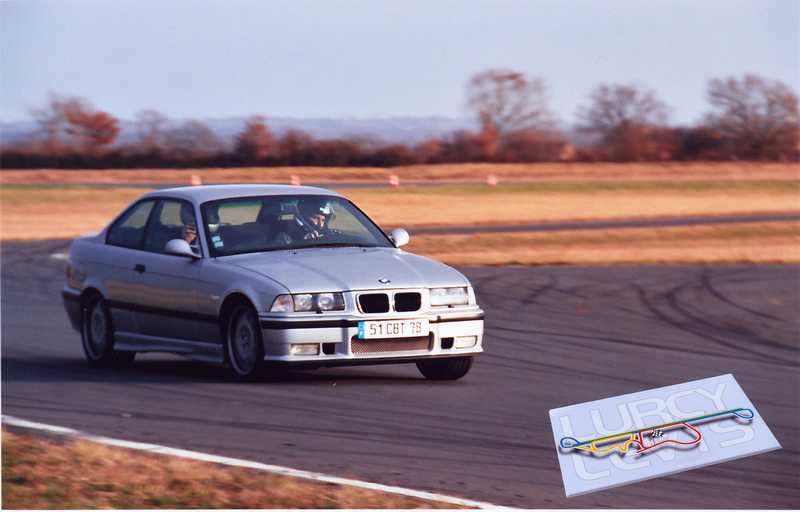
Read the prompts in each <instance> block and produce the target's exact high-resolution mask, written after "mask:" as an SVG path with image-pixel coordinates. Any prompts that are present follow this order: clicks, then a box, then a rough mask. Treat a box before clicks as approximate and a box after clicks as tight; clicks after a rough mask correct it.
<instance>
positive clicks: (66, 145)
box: [33, 95, 120, 155]
mask: <svg viewBox="0 0 800 512" xmlns="http://www.w3.org/2000/svg"><path fill="white" fill-rule="evenodd" d="M33 115H34V118H35V119H36V121H37V123H38V124H39V134H40V137H41V140H42V143H43V146H44V148H45V150H46V152H47V153H48V154H50V155H55V154H59V153H63V152H64V151H65V150H71V151H75V152H81V153H86V154H92V155H95V154H97V153H98V152H99V151H100V149H101V148H102V147H103V146H107V145H109V144H112V143H113V142H114V141H115V140H116V139H117V135H119V131H120V128H119V121H118V120H117V118H116V117H114V116H112V115H111V114H109V113H107V112H102V111H99V110H96V109H95V108H94V107H93V106H92V105H91V103H89V102H88V101H86V100H84V99H82V98H78V97H63V96H58V95H51V96H50V98H49V99H48V102H47V105H46V106H45V107H44V108H42V109H40V110H36V111H34V112H33Z"/></svg>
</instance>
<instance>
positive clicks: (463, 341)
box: [455, 336, 478, 348]
mask: <svg viewBox="0 0 800 512" xmlns="http://www.w3.org/2000/svg"><path fill="white" fill-rule="evenodd" d="M477 343H478V337H477V336H457V337H456V343H455V345H456V348H471V347H474V346H475V345H476V344H477Z"/></svg>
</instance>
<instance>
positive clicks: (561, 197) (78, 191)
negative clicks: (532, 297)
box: [0, 180, 800, 240]
mask: <svg viewBox="0 0 800 512" xmlns="http://www.w3.org/2000/svg"><path fill="white" fill-rule="evenodd" d="M146 191H147V190H146V189H141V188H130V187H128V188H98V187H79V186H58V187H56V186H53V185H44V186H38V185H4V186H3V187H0V239H4V240H41V239H49V238H74V237H76V236H79V235H81V234H84V233H88V232H93V231H98V230H100V229H102V228H103V227H104V226H105V225H106V224H108V222H109V221H110V220H111V219H112V218H113V217H114V216H116V215H117V214H118V213H119V212H120V211H121V210H122V209H123V208H124V207H125V206H126V205H128V204H129V203H130V202H131V201H133V200H134V199H135V198H137V197H139V196H140V195H141V194H143V193H145V192H146ZM343 193H344V194H345V195H346V196H348V197H349V198H351V199H352V200H353V201H354V202H355V203H356V204H358V205H359V206H360V207H361V208H362V209H363V210H364V211H366V212H367V213H368V214H369V215H370V216H371V217H372V218H373V219H374V220H375V221H376V222H378V223H379V224H380V225H384V226H403V227H415V226H430V225H447V224H492V223H525V222H540V221H561V220H578V219H582V220H588V219H614V218H641V217H652V216H675V215H719V214H734V213H759V212H760V213H767V212H786V211H800V186H799V185H798V183H797V182H796V181H775V180H755V181H746V182H738V181H708V180H705V181H700V182H677V183H672V184H668V183H662V182H655V181H649V182H646V181H639V182H630V181H620V182H614V183H601V182H597V183H595V182H552V183H547V184H522V185H518V186H510V185H509V186H500V187H496V188H490V187H485V186H475V185H469V186H467V185H462V186H442V187H428V188H426V187H401V188H399V189H349V190H343Z"/></svg>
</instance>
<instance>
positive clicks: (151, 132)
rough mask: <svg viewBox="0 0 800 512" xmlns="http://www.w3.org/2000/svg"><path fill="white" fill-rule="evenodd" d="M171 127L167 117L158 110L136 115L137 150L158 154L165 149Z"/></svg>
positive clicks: (145, 111)
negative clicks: (169, 127)
mask: <svg viewBox="0 0 800 512" xmlns="http://www.w3.org/2000/svg"><path fill="white" fill-rule="evenodd" d="M168 126H169V119H167V116H165V115H164V114H162V113H161V112H159V111H157V110H152V109H148V110H142V111H141V112H139V113H138V114H137V115H136V137H137V144H136V146H137V150H138V151H140V152H142V153H150V154H153V153H158V152H160V151H161V150H162V149H163V146H164V144H165V139H166V135H167V129H168Z"/></svg>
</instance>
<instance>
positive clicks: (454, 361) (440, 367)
mask: <svg viewBox="0 0 800 512" xmlns="http://www.w3.org/2000/svg"><path fill="white" fill-rule="evenodd" d="M417 368H418V369H419V371H420V373H421V374H422V375H424V376H425V378H426V379H430V380H458V379H460V378H461V377H463V376H464V375H466V374H467V372H469V369H470V368H472V356H466V357H449V358H447V359H426V360H424V361H418V362H417Z"/></svg>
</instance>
